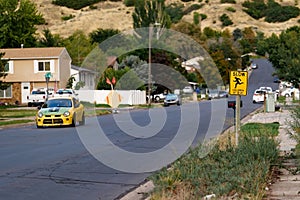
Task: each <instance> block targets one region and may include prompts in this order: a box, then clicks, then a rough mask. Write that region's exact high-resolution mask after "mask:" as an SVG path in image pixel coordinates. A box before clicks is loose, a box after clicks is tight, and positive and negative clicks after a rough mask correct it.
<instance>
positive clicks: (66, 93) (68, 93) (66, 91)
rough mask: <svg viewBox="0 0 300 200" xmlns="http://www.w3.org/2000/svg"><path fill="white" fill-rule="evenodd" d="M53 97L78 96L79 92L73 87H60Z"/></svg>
mask: <svg viewBox="0 0 300 200" xmlns="http://www.w3.org/2000/svg"><path fill="white" fill-rule="evenodd" d="M53 97H75V98H78V94H77V93H76V92H75V91H74V90H73V89H59V90H57V91H56V93H55V94H54V95H53Z"/></svg>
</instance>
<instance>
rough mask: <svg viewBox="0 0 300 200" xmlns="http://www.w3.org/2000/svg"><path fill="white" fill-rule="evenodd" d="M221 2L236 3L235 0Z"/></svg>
mask: <svg viewBox="0 0 300 200" xmlns="http://www.w3.org/2000/svg"><path fill="white" fill-rule="evenodd" d="M221 3H236V1H235V0H221Z"/></svg>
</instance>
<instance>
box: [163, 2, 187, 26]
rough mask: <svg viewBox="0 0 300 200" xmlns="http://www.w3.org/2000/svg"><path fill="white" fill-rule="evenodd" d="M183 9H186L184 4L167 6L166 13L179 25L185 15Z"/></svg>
mask: <svg viewBox="0 0 300 200" xmlns="http://www.w3.org/2000/svg"><path fill="white" fill-rule="evenodd" d="M183 9H184V6H183V4H176V3H172V4H170V5H168V6H166V9H165V11H166V13H167V14H168V15H169V16H170V18H171V21H172V22H173V23H177V22H179V21H180V20H181V19H182V17H183V15H184V14H183Z"/></svg>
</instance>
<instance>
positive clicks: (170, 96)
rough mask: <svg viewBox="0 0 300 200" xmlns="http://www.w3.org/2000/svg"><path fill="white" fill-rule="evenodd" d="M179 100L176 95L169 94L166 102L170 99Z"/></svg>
mask: <svg viewBox="0 0 300 200" xmlns="http://www.w3.org/2000/svg"><path fill="white" fill-rule="evenodd" d="M176 98H177V95H176V94H168V95H167V96H166V100H168V99H176Z"/></svg>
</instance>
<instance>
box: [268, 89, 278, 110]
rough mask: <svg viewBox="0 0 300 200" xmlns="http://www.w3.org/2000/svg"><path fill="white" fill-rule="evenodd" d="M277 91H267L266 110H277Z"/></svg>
mask: <svg viewBox="0 0 300 200" xmlns="http://www.w3.org/2000/svg"><path fill="white" fill-rule="evenodd" d="M275 95H276V94H275V93H274V92H272V93H267V97H266V112H275V98H276V97H275Z"/></svg>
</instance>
